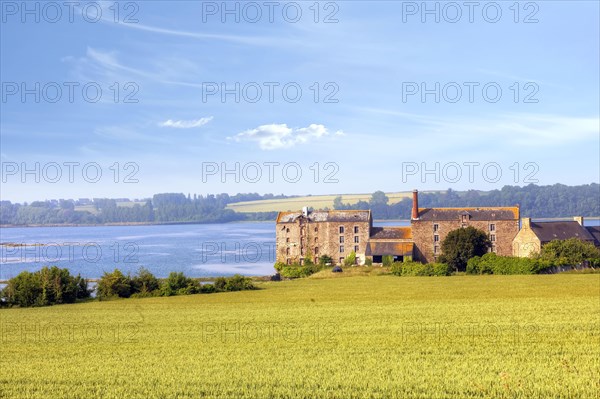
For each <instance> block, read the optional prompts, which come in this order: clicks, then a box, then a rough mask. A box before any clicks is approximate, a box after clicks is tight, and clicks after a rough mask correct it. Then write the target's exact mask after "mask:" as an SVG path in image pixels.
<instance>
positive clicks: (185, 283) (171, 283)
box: [160, 272, 200, 296]
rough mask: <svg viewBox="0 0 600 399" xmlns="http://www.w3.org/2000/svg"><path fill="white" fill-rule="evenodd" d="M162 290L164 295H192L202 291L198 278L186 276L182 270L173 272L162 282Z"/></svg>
mask: <svg viewBox="0 0 600 399" xmlns="http://www.w3.org/2000/svg"><path fill="white" fill-rule="evenodd" d="M160 291H161V294H162V295H163V296H171V295H190V294H197V293H198V292H200V286H199V283H198V282H197V281H196V280H194V279H191V278H189V277H186V276H185V275H184V274H183V273H182V272H171V273H169V277H167V278H166V279H165V280H164V281H163V282H162V284H161V287H160Z"/></svg>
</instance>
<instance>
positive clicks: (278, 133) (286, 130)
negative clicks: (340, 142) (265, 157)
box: [228, 123, 344, 150]
mask: <svg viewBox="0 0 600 399" xmlns="http://www.w3.org/2000/svg"><path fill="white" fill-rule="evenodd" d="M343 134H344V133H343V132H342V131H337V132H335V134H334V135H335V136H342V135H343ZM328 135H330V133H329V130H328V129H327V128H326V127H325V126H323V125H317V124H314V123H313V124H311V125H309V126H308V127H303V128H291V127H288V125H287V124H285V123H284V124H270V125H262V126H259V127H257V128H255V129H250V130H246V131H243V132H241V133H238V134H236V135H235V136H233V137H228V139H229V140H235V141H237V142H242V141H254V142H257V143H258V146H259V147H260V148H261V149H263V150H277V149H281V148H292V147H294V146H295V145H297V144H306V143H308V142H310V141H311V140H315V139H320V138H322V137H325V136H328Z"/></svg>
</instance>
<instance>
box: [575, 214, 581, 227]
mask: <svg viewBox="0 0 600 399" xmlns="http://www.w3.org/2000/svg"><path fill="white" fill-rule="evenodd" d="M573 220H574V221H576V222H577V223H579V224H580V225H581V226H583V216H575V217H574V218H573Z"/></svg>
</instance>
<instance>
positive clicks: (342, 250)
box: [340, 245, 358, 253]
mask: <svg viewBox="0 0 600 399" xmlns="http://www.w3.org/2000/svg"><path fill="white" fill-rule="evenodd" d="M344 249H345V248H344V246H343V245H340V253H344ZM354 252H355V253H356V252H358V245H355V246H354Z"/></svg>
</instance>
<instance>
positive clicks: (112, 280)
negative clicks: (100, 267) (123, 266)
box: [97, 269, 132, 299]
mask: <svg viewBox="0 0 600 399" xmlns="http://www.w3.org/2000/svg"><path fill="white" fill-rule="evenodd" d="M97 289H98V297H99V298H100V299H102V298H110V297H120V298H129V297H130V296H131V294H132V292H131V291H132V290H131V279H130V278H129V277H128V276H125V275H124V274H123V273H121V271H120V270H119V269H115V270H114V271H113V272H112V273H108V272H104V274H103V275H102V278H100V280H99V281H98V288H97Z"/></svg>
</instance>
